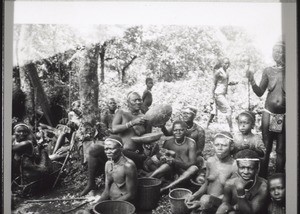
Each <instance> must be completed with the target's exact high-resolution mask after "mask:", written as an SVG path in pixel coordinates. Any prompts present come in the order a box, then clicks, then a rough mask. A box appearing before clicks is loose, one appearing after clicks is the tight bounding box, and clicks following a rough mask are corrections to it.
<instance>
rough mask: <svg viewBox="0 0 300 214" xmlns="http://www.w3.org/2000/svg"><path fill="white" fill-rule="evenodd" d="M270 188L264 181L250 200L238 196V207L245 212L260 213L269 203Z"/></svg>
mask: <svg viewBox="0 0 300 214" xmlns="http://www.w3.org/2000/svg"><path fill="white" fill-rule="evenodd" d="M267 196H268V188H267V184H266V183H262V185H261V187H260V188H259V192H258V194H257V195H256V196H255V197H254V198H253V199H252V201H248V200H247V198H245V197H238V203H237V205H238V209H239V211H240V212H241V213H243V214H258V213H261V211H262V210H263V209H264V208H265V206H266V203H267Z"/></svg>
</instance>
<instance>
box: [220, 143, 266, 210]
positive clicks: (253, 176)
mask: <svg viewBox="0 0 300 214" xmlns="http://www.w3.org/2000/svg"><path fill="white" fill-rule="evenodd" d="M236 158H237V159H236V161H237V166H238V172H237V174H236V176H235V177H233V178H231V179H229V180H228V181H226V183H225V187H224V197H223V201H222V204H221V206H220V207H219V209H218V210H217V212H216V213H217V214H225V213H230V214H248V213H249V214H250V213H251V214H266V213H267V197H268V186H267V181H266V180H265V179H263V178H261V177H258V171H259V165H260V160H259V155H258V154H257V153H256V152H255V151H253V150H250V149H245V150H242V151H240V152H238V153H237V154H236Z"/></svg>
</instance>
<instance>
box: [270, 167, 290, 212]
mask: <svg viewBox="0 0 300 214" xmlns="http://www.w3.org/2000/svg"><path fill="white" fill-rule="evenodd" d="M268 186H269V192H270V195H271V203H270V204H269V207H268V214H285V213H286V211H285V175H284V174H283V173H275V174H273V175H271V176H270V177H269V178H268Z"/></svg>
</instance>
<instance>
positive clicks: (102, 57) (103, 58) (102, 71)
mask: <svg viewBox="0 0 300 214" xmlns="http://www.w3.org/2000/svg"><path fill="white" fill-rule="evenodd" d="M106 47H107V43H106V42H104V43H103V45H101V48H100V68H101V75H100V77H101V82H102V83H104V66H105V64H104V61H105V52H106Z"/></svg>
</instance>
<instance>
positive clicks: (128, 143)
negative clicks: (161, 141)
mask: <svg viewBox="0 0 300 214" xmlns="http://www.w3.org/2000/svg"><path fill="white" fill-rule="evenodd" d="M141 104H142V101H141V97H140V96H139V95H138V94H137V93H132V94H130V95H129V97H128V108H129V111H124V110H119V111H118V112H117V113H116V115H115V117H114V119H113V122H112V133H114V134H118V135H119V136H120V137H121V138H122V141H123V143H124V149H128V150H132V151H135V150H136V149H138V146H141V145H137V144H136V143H133V142H132V140H131V137H133V136H140V135H142V134H145V133H149V132H151V127H150V126H148V125H147V123H146V119H145V118H144V114H142V113H141V112H140V110H141ZM129 122H131V124H128V123H129ZM126 124H128V125H126ZM128 126H130V127H128Z"/></svg>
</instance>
